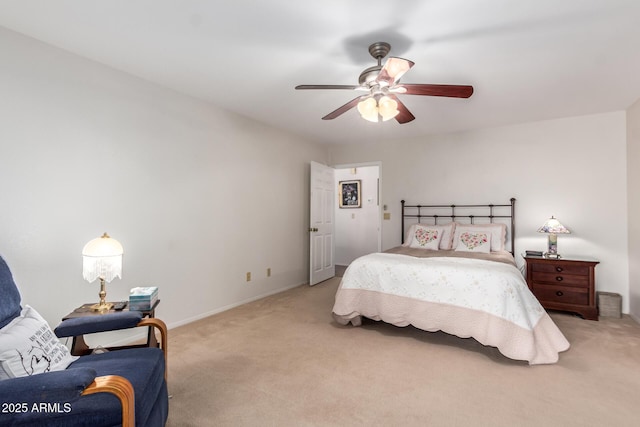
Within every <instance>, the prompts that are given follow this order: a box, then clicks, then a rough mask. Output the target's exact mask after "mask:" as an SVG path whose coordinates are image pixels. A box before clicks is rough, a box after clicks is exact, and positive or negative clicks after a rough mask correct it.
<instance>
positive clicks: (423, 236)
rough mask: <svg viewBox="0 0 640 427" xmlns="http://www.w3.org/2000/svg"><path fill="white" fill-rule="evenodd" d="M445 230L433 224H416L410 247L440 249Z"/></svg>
mask: <svg viewBox="0 0 640 427" xmlns="http://www.w3.org/2000/svg"><path fill="white" fill-rule="evenodd" d="M442 235H443V231H442V229H441V228H436V227H433V226H431V225H420V224H416V226H415V227H414V228H413V235H412V236H411V243H409V247H411V248H418V249H431V250H434V251H437V250H438V247H439V245H440V240H442Z"/></svg>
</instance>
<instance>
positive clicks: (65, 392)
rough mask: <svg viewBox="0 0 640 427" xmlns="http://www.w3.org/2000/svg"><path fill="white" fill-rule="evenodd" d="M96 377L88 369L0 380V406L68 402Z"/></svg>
mask: <svg viewBox="0 0 640 427" xmlns="http://www.w3.org/2000/svg"><path fill="white" fill-rule="evenodd" d="M95 378H96V371H95V370H93V369H90V368H72V369H67V370H65V371H55V372H46V373H43V374H36V375H31V376H29V377H20V378H10V379H6V380H2V381H0V403H20V404H27V405H28V407H29V409H31V407H32V405H33V404H39V403H40V402H43V403H53V402H69V401H71V400H75V399H77V398H78V397H80V395H81V394H82V392H83V390H84V389H86V388H87V386H89V384H91V383H92V382H93V381H94V380H95Z"/></svg>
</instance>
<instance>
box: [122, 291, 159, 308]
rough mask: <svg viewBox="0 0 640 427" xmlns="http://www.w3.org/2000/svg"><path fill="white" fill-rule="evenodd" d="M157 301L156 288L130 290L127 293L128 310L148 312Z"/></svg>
mask: <svg viewBox="0 0 640 427" xmlns="http://www.w3.org/2000/svg"><path fill="white" fill-rule="evenodd" d="M157 300H158V288H157V287H156V286H147V287H139V288H133V289H131V292H130V293H129V310H131V311H143V310H150V309H151V307H153V305H154V304H155V303H156V301H157Z"/></svg>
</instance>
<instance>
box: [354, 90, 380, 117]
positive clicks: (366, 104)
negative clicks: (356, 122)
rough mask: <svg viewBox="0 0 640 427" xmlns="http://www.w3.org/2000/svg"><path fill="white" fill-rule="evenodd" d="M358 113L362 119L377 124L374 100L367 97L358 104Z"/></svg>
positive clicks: (376, 110) (376, 108) (376, 109)
mask: <svg viewBox="0 0 640 427" xmlns="http://www.w3.org/2000/svg"><path fill="white" fill-rule="evenodd" d="M358 112H359V113H360V116H362V118H363V119H365V120H368V121H370V122H374V123H376V122H378V106H377V103H376V100H375V98H373V97H371V96H369V97H367V98H365V99H363V100H361V101H360V102H358Z"/></svg>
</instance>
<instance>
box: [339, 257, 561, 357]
mask: <svg viewBox="0 0 640 427" xmlns="http://www.w3.org/2000/svg"><path fill="white" fill-rule="evenodd" d="M333 312H334V316H335V318H336V319H337V320H338V321H339V322H340V323H342V324H346V323H349V322H351V323H353V324H356V325H357V324H359V322H360V316H364V317H368V318H372V319H374V320H383V321H385V322H388V323H392V324H394V325H397V326H407V325H409V324H412V325H414V326H416V327H418V328H421V329H424V330H427V331H436V330H442V331H445V332H448V333H451V334H454V335H457V336H460V337H463V338H466V337H474V338H475V339H476V340H478V341H479V342H481V343H482V344H485V345H492V346H495V347H497V348H498V349H499V350H500V351H501V352H502V353H503V354H504V355H506V356H507V357H510V358H513V359H519V360H527V361H529V363H531V364H537V363H555V362H556V361H557V360H558V352H560V351H564V350H566V349H568V348H569V343H568V341H567V340H566V339H565V337H564V336H563V335H562V333H561V332H560V330H559V329H558V328H557V326H556V325H555V324H554V323H553V321H552V320H551V318H550V317H549V316H548V314H547V313H546V312H545V310H544V308H543V307H542V306H541V305H540V303H539V302H538V300H537V299H536V298H535V297H534V295H533V294H532V293H531V292H530V290H529V288H528V287H527V284H526V282H525V280H524V278H523V277H522V274H521V273H520V271H518V269H517V268H516V267H515V266H514V265H511V264H506V263H503V262H495V261H487V260H481V259H468V258H459V257H456V258H453V257H435V258H415V257H411V256H407V255H399V254H393V253H375V254H370V255H366V256H364V257H361V258H358V259H357V260H355V261H354V262H352V263H351V265H350V266H349V268H348V269H347V271H346V272H345V274H344V276H343V279H342V283H341V285H340V288H339V290H338V293H337V294H336V303H335V305H334V309H333Z"/></svg>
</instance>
